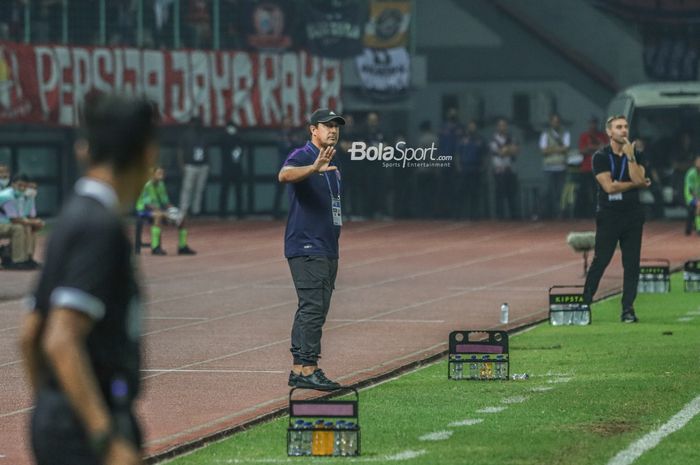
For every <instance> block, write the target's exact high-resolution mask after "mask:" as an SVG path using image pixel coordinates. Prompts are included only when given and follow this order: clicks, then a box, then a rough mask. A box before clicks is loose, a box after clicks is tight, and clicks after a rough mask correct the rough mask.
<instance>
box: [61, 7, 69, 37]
mask: <svg viewBox="0 0 700 465" xmlns="http://www.w3.org/2000/svg"><path fill="white" fill-rule="evenodd" d="M61 43H63V45H67V44H68V0H63V17H62V18H61Z"/></svg>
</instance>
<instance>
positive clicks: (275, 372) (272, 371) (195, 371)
mask: <svg viewBox="0 0 700 465" xmlns="http://www.w3.org/2000/svg"><path fill="white" fill-rule="evenodd" d="M141 372H147V373H148V372H156V373H160V372H167V373H205V374H206V373H271V374H280V373H285V372H284V371H281V370H225V369H220V370H178V369H168V368H146V369H143V370H141Z"/></svg>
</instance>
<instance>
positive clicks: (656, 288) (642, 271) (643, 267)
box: [637, 258, 671, 294]
mask: <svg viewBox="0 0 700 465" xmlns="http://www.w3.org/2000/svg"><path fill="white" fill-rule="evenodd" d="M640 262H641V263H640V266H639V284H638V285H637V292H639V293H640V294H641V293H644V294H664V293H666V292H671V262H670V261H668V260H666V259H665V258H643V259H642V260H640Z"/></svg>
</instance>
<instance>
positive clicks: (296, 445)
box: [287, 420, 304, 456]
mask: <svg viewBox="0 0 700 465" xmlns="http://www.w3.org/2000/svg"><path fill="white" fill-rule="evenodd" d="M292 428H293V430H292V431H290V432H289V450H288V451H287V453H288V454H289V455H293V456H299V455H302V453H301V446H302V444H301V443H302V436H303V433H304V420H297V421H296V422H294V426H292Z"/></svg>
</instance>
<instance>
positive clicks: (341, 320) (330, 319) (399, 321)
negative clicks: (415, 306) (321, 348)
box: [327, 318, 445, 323]
mask: <svg viewBox="0 0 700 465" xmlns="http://www.w3.org/2000/svg"><path fill="white" fill-rule="evenodd" d="M327 321H333V322H336V323H444V322H445V320H401V319H395V320H392V319H383V320H379V319H378V320H368V319H366V318H363V319H355V320H351V319H342V318H329V319H328V320H327Z"/></svg>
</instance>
